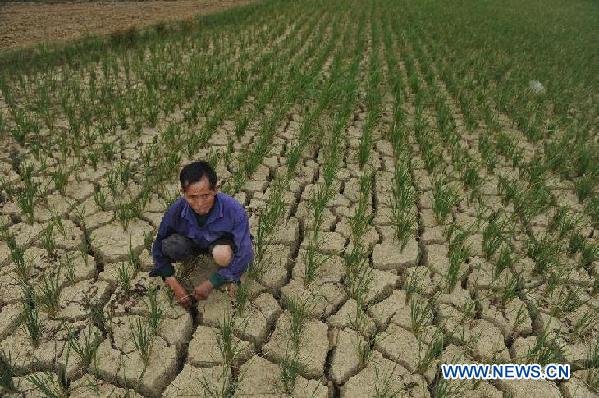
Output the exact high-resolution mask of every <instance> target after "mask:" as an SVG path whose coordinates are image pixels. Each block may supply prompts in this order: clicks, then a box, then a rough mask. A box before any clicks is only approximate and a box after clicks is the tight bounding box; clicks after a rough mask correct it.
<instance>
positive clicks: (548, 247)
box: [527, 234, 562, 275]
mask: <svg viewBox="0 0 599 398" xmlns="http://www.w3.org/2000/svg"><path fill="white" fill-rule="evenodd" d="M527 254H528V256H529V257H530V258H532V259H533V260H534V262H535V265H534V271H535V273H536V274H537V275H546V274H547V272H548V271H550V270H555V269H557V268H559V267H560V258H561V254H562V250H561V247H560V245H559V244H558V243H557V242H555V241H554V239H553V238H552V237H551V236H550V235H549V234H545V235H544V236H543V237H542V238H541V239H537V238H536V237H535V236H531V237H529V239H528V241H527Z"/></svg>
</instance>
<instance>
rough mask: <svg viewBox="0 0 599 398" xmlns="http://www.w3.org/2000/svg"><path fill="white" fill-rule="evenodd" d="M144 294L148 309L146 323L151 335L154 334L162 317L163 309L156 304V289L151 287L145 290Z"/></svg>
mask: <svg viewBox="0 0 599 398" xmlns="http://www.w3.org/2000/svg"><path fill="white" fill-rule="evenodd" d="M146 296H147V298H148V302H147V306H148V310H149V314H148V325H149V326H150V331H151V332H152V335H156V334H157V333H158V329H159V328H160V325H161V324H162V319H163V310H162V308H161V307H160V305H159V304H158V289H157V288H156V287H152V288H151V289H149V290H148V291H147V294H146Z"/></svg>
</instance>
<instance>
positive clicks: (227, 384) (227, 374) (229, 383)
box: [192, 366, 236, 398]
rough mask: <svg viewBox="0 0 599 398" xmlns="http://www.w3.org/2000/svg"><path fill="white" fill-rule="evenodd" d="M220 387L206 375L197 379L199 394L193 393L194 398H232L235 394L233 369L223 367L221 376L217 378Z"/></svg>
mask: <svg viewBox="0 0 599 398" xmlns="http://www.w3.org/2000/svg"><path fill="white" fill-rule="evenodd" d="M217 380H218V382H220V384H219V385H215V384H214V381H213V380H210V379H209V378H207V377H206V376H205V375H202V377H201V378H198V379H196V380H195V381H197V382H198V384H199V387H200V388H198V390H197V392H196V391H193V393H192V394H193V395H192V396H203V397H210V398H224V397H232V396H233V395H234V392H235V384H236V383H235V381H234V379H233V373H232V371H231V368H230V367H228V366H223V367H222V370H221V373H220V375H219V376H218V378H217Z"/></svg>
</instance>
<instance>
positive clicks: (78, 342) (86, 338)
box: [68, 324, 102, 366]
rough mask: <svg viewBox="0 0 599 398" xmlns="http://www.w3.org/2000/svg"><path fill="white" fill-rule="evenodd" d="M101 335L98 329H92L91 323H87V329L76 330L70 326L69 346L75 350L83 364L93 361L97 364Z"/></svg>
mask: <svg viewBox="0 0 599 398" xmlns="http://www.w3.org/2000/svg"><path fill="white" fill-rule="evenodd" d="M101 337H102V336H101V335H100V333H99V332H98V331H97V330H96V329H92V326H91V325H89V324H88V325H87V328H86V329H83V330H79V331H76V330H75V329H73V328H71V327H70V326H69V331H68V347H69V349H71V350H73V351H74V352H75V353H76V354H77V355H78V356H79V359H80V361H81V363H82V364H83V366H89V365H91V364H92V363H93V364H94V366H95V365H97V363H96V360H97V356H96V353H97V351H98V346H99V345H100V342H101Z"/></svg>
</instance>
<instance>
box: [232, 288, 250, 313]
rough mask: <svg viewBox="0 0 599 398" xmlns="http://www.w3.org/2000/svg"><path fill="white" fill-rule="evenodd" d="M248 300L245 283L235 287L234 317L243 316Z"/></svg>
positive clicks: (248, 293)
mask: <svg viewBox="0 0 599 398" xmlns="http://www.w3.org/2000/svg"><path fill="white" fill-rule="evenodd" d="M249 300H250V290H249V285H248V283H247V282H245V281H244V282H241V283H240V284H239V285H237V290H236V291H235V315H243V314H244V312H245V309H246V308H247V304H248V302H249Z"/></svg>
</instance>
